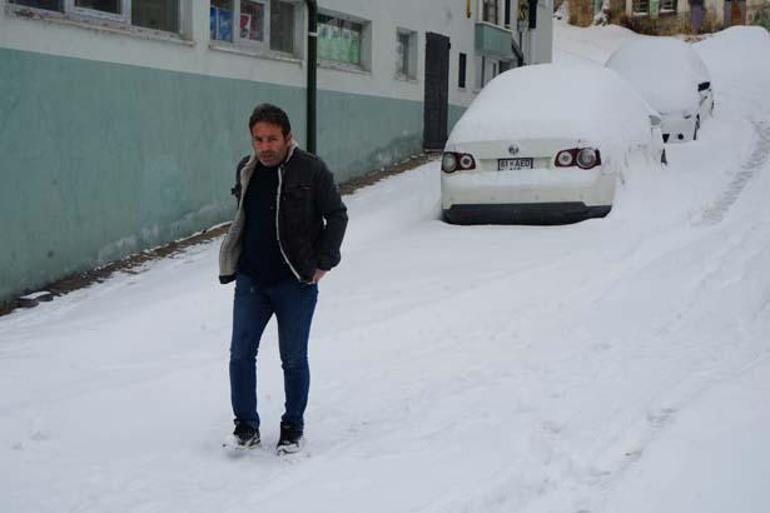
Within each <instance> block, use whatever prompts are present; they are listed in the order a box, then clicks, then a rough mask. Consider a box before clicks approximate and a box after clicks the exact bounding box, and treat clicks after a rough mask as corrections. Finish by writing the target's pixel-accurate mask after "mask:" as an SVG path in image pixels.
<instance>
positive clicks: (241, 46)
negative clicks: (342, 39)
mask: <svg viewBox="0 0 770 513" xmlns="http://www.w3.org/2000/svg"><path fill="white" fill-rule="evenodd" d="M250 1H252V2H253V3H258V4H261V5H263V6H264V13H265V14H264V17H263V20H262V21H263V23H264V25H263V27H262V41H259V40H254V39H247V38H242V37H241V23H240V20H241V0H232V2H233V40H232V41H228V40H226V39H213V38H212V37H211V30H209V31H208V38H209V47H211V48H214V49H220V50H228V51H235V52H244V53H246V54H249V55H261V56H264V55H270V56H275V57H279V58H286V59H291V60H294V59H299V58H301V56H300V52H301V51H302V45H301V44H299V40H298V36H297V27H301V26H302V22H301V19H300V15H301V13H302V9H298V8H297V6H298V5H300V4H299V2H296V1H293V0H278V1H283V2H284V3H287V4H292V5H293V7H294V15H293V20H292V35H291V37H292V46H293V49H292V51H291V52H286V51H284V50H279V49H274V48H272V47H271V46H270V37H271V30H272V27H271V16H272V3H273V0H250ZM209 5H210V6H211V7H215V6H212V5H211V4H209ZM208 15H209V23H211V9H209V14H208Z"/></svg>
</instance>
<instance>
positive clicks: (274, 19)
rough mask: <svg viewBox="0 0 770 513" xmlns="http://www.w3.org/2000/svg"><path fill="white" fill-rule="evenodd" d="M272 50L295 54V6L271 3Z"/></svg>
mask: <svg viewBox="0 0 770 513" xmlns="http://www.w3.org/2000/svg"><path fill="white" fill-rule="evenodd" d="M270 48H271V49H273V50H279V51H281V52H287V53H293V52H294V4H290V3H288V2H276V1H273V2H271V3H270Z"/></svg>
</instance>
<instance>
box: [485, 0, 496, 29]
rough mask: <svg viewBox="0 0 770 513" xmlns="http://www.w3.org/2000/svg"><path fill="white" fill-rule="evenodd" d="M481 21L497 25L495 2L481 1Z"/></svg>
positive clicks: (490, 0)
mask: <svg viewBox="0 0 770 513" xmlns="http://www.w3.org/2000/svg"><path fill="white" fill-rule="evenodd" d="M483 2H484V3H483V4H482V11H481V20H482V21H486V22H489V23H493V24H495V25H497V22H498V19H497V0H483Z"/></svg>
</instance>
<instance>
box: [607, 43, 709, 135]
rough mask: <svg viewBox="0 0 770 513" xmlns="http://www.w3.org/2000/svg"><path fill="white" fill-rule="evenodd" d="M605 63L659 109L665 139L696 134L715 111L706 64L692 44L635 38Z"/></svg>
mask: <svg viewBox="0 0 770 513" xmlns="http://www.w3.org/2000/svg"><path fill="white" fill-rule="evenodd" d="M606 65H607V67H608V68H611V69H613V70H615V71H616V72H618V74H620V75H621V76H622V77H623V78H625V79H626V80H628V81H629V82H630V83H631V85H632V86H633V87H634V88H636V89H637V90H638V91H639V93H640V94H641V95H642V96H643V97H644V98H645V99H646V100H647V102H648V103H649V104H650V105H651V106H652V107H653V108H654V109H656V110H657V111H658V112H659V113H660V115H661V118H662V120H663V123H662V130H663V139H664V140H665V141H666V142H669V141H670V142H687V141H692V140H695V139H697V138H698V131H699V130H700V127H701V124H702V123H703V122H704V120H705V119H706V117H707V116H710V115H711V114H712V112H713V111H714V92H713V88H712V87H711V77H710V74H709V71H708V68H707V67H706V65H705V64H704V63H703V60H701V58H700V57H699V56H698V54H697V53H696V52H695V50H693V49H692V47H691V45H689V44H687V43H685V42H684V41H681V40H679V39H675V38H673V37H643V38H639V39H634V40H631V41H627V42H626V43H624V44H623V45H622V46H621V47H620V48H618V49H617V50H616V51H615V52H614V53H613V54H612V55H611V56H610V58H609V59H608V60H607V64H606Z"/></svg>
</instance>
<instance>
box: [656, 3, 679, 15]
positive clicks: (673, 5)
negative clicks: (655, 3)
mask: <svg viewBox="0 0 770 513" xmlns="http://www.w3.org/2000/svg"><path fill="white" fill-rule="evenodd" d="M669 2H670V3H671V7H670V8H666V7H664V6H665V5H666V4H667V3H669ZM677 4H678V2H677V0H660V11H659V12H660V14H672V13H676V12H677Z"/></svg>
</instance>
